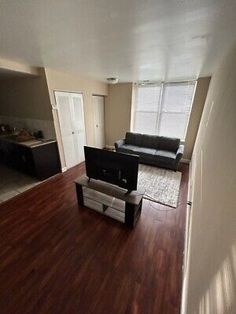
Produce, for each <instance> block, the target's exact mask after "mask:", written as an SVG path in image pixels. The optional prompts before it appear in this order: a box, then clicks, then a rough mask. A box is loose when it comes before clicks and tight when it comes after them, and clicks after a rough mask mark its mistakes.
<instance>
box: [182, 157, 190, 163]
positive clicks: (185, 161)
mask: <svg viewBox="0 0 236 314" xmlns="http://www.w3.org/2000/svg"><path fill="white" fill-rule="evenodd" d="M190 161H191V160H190V159H187V158H182V159H181V160H180V162H182V163H183V164H190Z"/></svg>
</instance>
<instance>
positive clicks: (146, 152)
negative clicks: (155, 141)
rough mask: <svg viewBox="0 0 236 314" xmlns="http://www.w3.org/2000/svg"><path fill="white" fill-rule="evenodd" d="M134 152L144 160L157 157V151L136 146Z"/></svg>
mask: <svg viewBox="0 0 236 314" xmlns="http://www.w3.org/2000/svg"><path fill="white" fill-rule="evenodd" d="M134 152H135V154H138V155H140V156H142V157H144V158H153V157H155V154H156V149H153V148H147V147H138V146H135V148H134Z"/></svg>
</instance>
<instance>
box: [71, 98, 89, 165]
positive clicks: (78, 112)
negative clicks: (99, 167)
mask: <svg viewBox="0 0 236 314" xmlns="http://www.w3.org/2000/svg"><path fill="white" fill-rule="evenodd" d="M71 100H72V111H71V113H72V115H71V116H72V128H73V131H74V134H73V135H74V144H75V150H76V155H77V156H78V161H79V163H80V162H82V161H84V159H85V157H84V145H86V136H85V123H84V106H83V96H82V94H75V93H71Z"/></svg>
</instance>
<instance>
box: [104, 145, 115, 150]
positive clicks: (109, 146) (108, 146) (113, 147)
mask: <svg viewBox="0 0 236 314" xmlns="http://www.w3.org/2000/svg"><path fill="white" fill-rule="evenodd" d="M105 148H106V149H115V146H114V145H106V146H105Z"/></svg>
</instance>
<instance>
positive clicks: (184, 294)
mask: <svg viewBox="0 0 236 314" xmlns="http://www.w3.org/2000/svg"><path fill="white" fill-rule="evenodd" d="M187 201H188V202H192V171H191V164H190V167H189V178H188V196H187ZM191 213H192V204H191V205H187V212H186V222H185V241H184V252H183V258H184V262H183V266H182V273H183V282H182V293H181V306H180V314H187V313H186V310H187V297H188V280H189V258H190V257H189V250H190V232H191Z"/></svg>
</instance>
